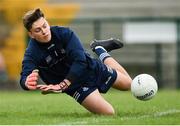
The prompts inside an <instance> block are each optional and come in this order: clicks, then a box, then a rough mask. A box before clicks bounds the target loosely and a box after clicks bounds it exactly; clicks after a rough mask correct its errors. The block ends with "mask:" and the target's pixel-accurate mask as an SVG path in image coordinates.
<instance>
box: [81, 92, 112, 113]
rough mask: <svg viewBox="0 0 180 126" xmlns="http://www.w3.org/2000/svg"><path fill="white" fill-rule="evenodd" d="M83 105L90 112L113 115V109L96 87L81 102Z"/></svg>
mask: <svg viewBox="0 0 180 126" xmlns="http://www.w3.org/2000/svg"><path fill="white" fill-rule="evenodd" d="M81 105H82V106H83V107H85V108H86V109H87V110H89V111H90V112H92V113H96V114H103V115H113V114H114V109H113V107H112V106H111V104H109V103H108V102H107V101H106V100H105V99H104V98H103V97H102V96H101V94H100V93H99V91H98V90H97V89H96V90H95V91H93V92H92V93H91V94H89V95H88V96H87V97H86V98H85V99H84V101H83V102H82V103H81Z"/></svg>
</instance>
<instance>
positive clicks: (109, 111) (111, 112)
mask: <svg viewBox="0 0 180 126" xmlns="http://www.w3.org/2000/svg"><path fill="white" fill-rule="evenodd" d="M114 114H115V111H114V109H113V108H111V109H110V110H108V111H107V112H106V114H105V115H114Z"/></svg>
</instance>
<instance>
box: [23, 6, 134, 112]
mask: <svg viewBox="0 0 180 126" xmlns="http://www.w3.org/2000/svg"><path fill="white" fill-rule="evenodd" d="M23 24H24V27H25V28H26V29H27V32H28V34H29V36H30V40H29V43H28V47H27V49H26V51H25V54H24V59H23V61H22V72H21V78H20V85H21V87H22V88H23V89H24V90H40V91H42V93H44V94H47V93H54V92H56V93H57V92H62V93H66V94H68V95H70V96H71V97H73V98H74V99H75V100H76V101H77V102H78V103H80V104H81V105H82V106H83V107H85V108H86V109H87V110H89V111H90V112H92V113H96V114H103V115H113V114H114V113H115V112H114V109H113V107H112V105H111V104H110V103H108V102H107V101H106V100H105V99H104V98H103V97H102V96H101V94H100V93H106V92H107V91H108V90H109V88H110V87H113V88H116V89H118V90H128V89H130V84H131V81H132V79H131V77H130V76H129V75H128V73H127V72H126V70H125V69H124V68H123V67H122V66H121V65H120V64H119V63H118V62H117V61H115V60H114V59H113V58H112V57H111V56H110V55H109V54H108V52H109V51H112V50H114V49H118V48H121V47H123V44H122V43H121V42H120V41H119V40H118V39H108V40H94V41H93V42H92V43H91V45H90V47H91V49H92V51H93V52H95V53H96V54H97V55H98V56H99V59H95V58H92V57H91V56H90V55H89V54H88V53H87V52H86V51H85V50H84V48H83V46H82V44H81V42H80V40H79V38H78V37H77V36H76V34H75V33H74V32H73V31H72V30H70V29H69V28H66V27H60V26H50V25H49V24H48V22H47V20H46V19H45V16H44V14H43V12H42V11H41V10H40V9H39V8H37V9H34V10H31V11H28V12H27V13H26V14H25V15H24V17H23ZM39 76H40V77H41V79H42V80H43V81H44V82H45V83H46V85H42V84H38V83H37V80H38V77H39Z"/></svg>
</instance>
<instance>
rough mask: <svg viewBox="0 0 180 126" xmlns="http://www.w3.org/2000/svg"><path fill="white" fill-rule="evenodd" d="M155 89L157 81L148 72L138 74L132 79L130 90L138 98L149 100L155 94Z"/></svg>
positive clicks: (156, 88)
mask: <svg viewBox="0 0 180 126" xmlns="http://www.w3.org/2000/svg"><path fill="white" fill-rule="evenodd" d="M157 91H158V85H157V82H156V80H155V79H154V77H152V76H151V75H149V74H139V75H137V76H136V77H135V78H134V79H133V80H132V83H131V92H132V94H133V95H134V96H135V97H136V98H137V99H139V100H143V101H145V100H149V99H151V98H152V97H154V96H155V94H156V93H157Z"/></svg>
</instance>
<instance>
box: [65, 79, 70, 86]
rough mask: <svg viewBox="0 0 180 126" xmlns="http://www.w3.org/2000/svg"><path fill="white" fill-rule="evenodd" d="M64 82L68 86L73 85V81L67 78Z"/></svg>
mask: <svg viewBox="0 0 180 126" xmlns="http://www.w3.org/2000/svg"><path fill="white" fill-rule="evenodd" d="M63 82H64V83H65V84H66V85H67V86H70V85H71V82H70V81H69V80H67V79H64V80H63Z"/></svg>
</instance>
